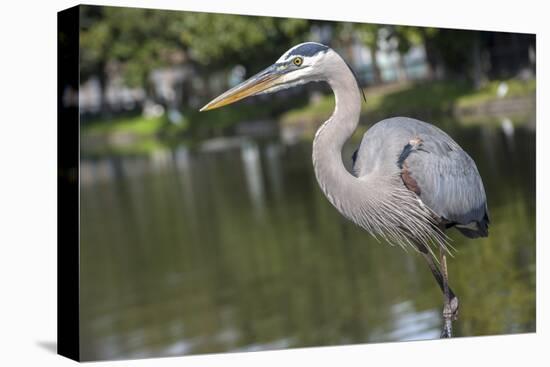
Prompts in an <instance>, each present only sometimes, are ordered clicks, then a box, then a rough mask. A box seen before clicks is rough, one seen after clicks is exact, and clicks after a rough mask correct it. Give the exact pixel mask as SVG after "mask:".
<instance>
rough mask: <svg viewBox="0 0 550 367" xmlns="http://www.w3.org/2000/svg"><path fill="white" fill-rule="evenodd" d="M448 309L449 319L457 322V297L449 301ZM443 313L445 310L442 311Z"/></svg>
mask: <svg viewBox="0 0 550 367" xmlns="http://www.w3.org/2000/svg"><path fill="white" fill-rule="evenodd" d="M449 308H450V312H451V319H452V320H453V321H456V320H458V297H456V296H455V297H453V298H451V300H450V301H449ZM443 311H444V312H445V310H443Z"/></svg>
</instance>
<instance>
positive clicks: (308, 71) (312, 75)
mask: <svg viewBox="0 0 550 367" xmlns="http://www.w3.org/2000/svg"><path fill="white" fill-rule="evenodd" d="M334 58H337V59H339V60H341V61H342V62H343V60H342V59H341V58H340V56H338V54H336V53H335V52H334V51H333V50H332V49H331V48H329V47H328V46H325V45H322V44H320V43H316V42H306V43H301V44H299V45H297V46H294V47H292V48H291V49H290V50H288V51H287V52H285V53H284V54H283V55H282V56H281V57H280V58H279V59H278V60H277V61H276V62H275V63H274V64H273V65H271V66H270V67H268V68H267V69H265V70H263V71H261V72H259V73H258V74H256V75H254V76H252V77H251V78H249V79H248V80H246V81H244V82H242V83H241V84H239V85H237V86H236V87H233V88H232V89H230V90H228V91H227V92H225V93H223V94H222V95H220V96H219V97H217V98H215V99H213V100H212V101H210V102H209V103H208V104H206V105H205V106H204V107H203V108H201V111H206V110H212V109H214V108H218V107H222V106H225V105H228V104H231V103H233V102H236V101H239V100H241V99H243V98H246V97H249V96H254V95H257V94H262V93H272V92H275V91H278V90H281V89H286V88H290V87H294V86H296V85H300V84H304V83H308V82H311V81H319V80H323V79H324V76H325V75H326V72H327V68H328V67H330V64H331V63H330V60H331V59H334ZM344 64H345V63H344Z"/></svg>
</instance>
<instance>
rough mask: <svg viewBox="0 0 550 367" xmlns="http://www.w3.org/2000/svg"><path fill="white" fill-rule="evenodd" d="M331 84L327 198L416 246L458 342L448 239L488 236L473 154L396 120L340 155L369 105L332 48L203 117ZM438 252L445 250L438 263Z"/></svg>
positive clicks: (242, 88)
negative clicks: (349, 165) (348, 160)
mask: <svg viewBox="0 0 550 367" xmlns="http://www.w3.org/2000/svg"><path fill="white" fill-rule="evenodd" d="M311 81H325V82H328V84H329V85H330V86H331V88H332V90H333V91H334V94H335V97H336V106H335V109H334V112H333V114H332V116H331V117H330V118H329V119H328V120H327V121H326V122H325V123H324V124H323V125H321V127H320V128H319V129H318V130H317V133H316V134H315V139H314V140H313V167H314V171H315V176H316V177H317V181H318V183H319V186H320V187H321V190H322V191H323V193H324V194H325V195H326V197H327V198H328V200H329V201H330V202H331V203H332V205H333V206H334V207H335V208H336V209H337V210H338V211H339V212H340V213H341V214H342V215H343V216H344V217H346V218H347V219H349V220H351V221H352V222H354V223H355V224H357V225H359V226H361V227H362V228H364V229H365V230H367V231H368V232H369V233H370V234H371V235H373V236H375V237H381V238H383V239H385V240H386V241H387V242H388V243H390V244H397V245H399V246H401V247H403V248H405V249H407V248H413V249H415V250H417V251H418V252H420V253H421V254H422V255H423V257H424V258H425V259H426V261H427V263H428V266H429V267H430V270H431V272H432V274H433V276H434V277H435V279H436V281H437V283H438V284H439V287H440V288H441V290H442V291H443V294H444V307H443V318H444V326H443V331H442V333H441V336H442V337H451V336H452V320H456V317H457V312H458V298H457V296H456V295H455V293H454V292H453V291H452V290H451V288H450V287H449V286H448V276H447V262H446V254H447V253H449V252H450V245H449V243H448V237H447V236H446V235H445V233H444V231H445V230H446V229H448V228H450V227H455V228H457V229H458V230H459V231H460V232H461V233H462V234H464V235H465V236H467V237H470V238H476V237H486V236H487V235H488V225H489V215H488V209H487V202H486V198H485V190H484V188H483V182H482V180H481V177H480V175H479V173H478V170H477V167H476V165H475V163H474V161H473V160H472V158H470V156H469V155H468V154H467V153H466V152H465V151H464V150H462V148H461V147H460V146H459V145H458V144H457V143H456V142H455V141H454V140H453V139H452V138H451V137H450V136H449V135H447V134H446V133H444V132H443V131H441V130H440V129H438V128H437V127H435V126H433V125H431V124H428V123H426V122H423V121H419V120H415V119H412V118H406V117H394V118H389V119H386V120H383V121H380V122H378V123H376V124H375V125H373V126H372V127H371V128H370V129H369V130H368V131H367V132H366V133H365V135H364V136H363V140H362V141H361V145H360V146H359V148H358V150H357V151H356V152H355V154H354V156H353V174H351V173H350V172H348V171H347V170H346V168H345V167H344V164H343V162H342V156H341V152H342V147H343V145H344V143H345V142H346V140H348V138H350V136H351V135H352V134H353V132H354V131H355V129H356V127H357V124H358V122H359V115H360V112H361V99H362V97H363V98H364V95H363V94H362V90H361V88H360V87H359V83H358V81H357V79H356V77H355V74H354V73H353V71H352V70H351V68H350V67H349V66H348V64H347V63H346V62H345V61H344V60H343V59H342V58H341V57H340V56H339V55H338V54H337V53H336V52H335V51H334V50H332V49H331V48H330V47H327V46H325V45H322V44H319V43H315V42H306V43H302V44H299V45H297V46H294V47H292V48H291V49H290V50H288V51H287V52H285V53H284V54H283V55H282V56H281V57H280V58H279V59H278V60H277V61H276V62H275V64H273V65H271V66H270V67H268V68H267V69H265V70H263V71H261V72H260V73H258V74H256V75H254V76H253V77H251V78H250V79H248V80H246V81H244V82H243V83H241V84H239V85H237V86H236V87H234V88H232V89H230V90H229V91H227V92H225V93H223V94H222V95H220V96H219V97H217V98H215V99H214V100H212V101H211V102H210V103H208V104H207V105H205V106H204V107H203V108H202V109H201V111H205V110H210V109H214V108H218V107H221V106H224V105H227V104H230V103H233V102H236V101H238V100H241V99H243V98H245V97H248V96H252V95H257V94H261V93H272V92H275V91H278V90H281V89H285V88H289V87H293V86H296V85H300V84H304V83H307V82H311ZM433 248H435V249H439V257H440V258H439V264H440V266H441V270H440V269H439V267H438V265H437V261H438V259H437V256H436V255H435V253H434V252H433Z"/></svg>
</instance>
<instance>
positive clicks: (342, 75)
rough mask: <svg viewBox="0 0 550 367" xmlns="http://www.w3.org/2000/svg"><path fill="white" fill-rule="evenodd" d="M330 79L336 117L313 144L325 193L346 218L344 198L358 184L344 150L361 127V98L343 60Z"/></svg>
mask: <svg viewBox="0 0 550 367" xmlns="http://www.w3.org/2000/svg"><path fill="white" fill-rule="evenodd" d="M334 64H335V65H334V66H333V68H334V69H333V70H332V72H331V73H327V74H329V75H334V76H333V77H331V78H327V80H326V81H327V82H328V83H329V85H330V86H331V88H332V90H333V92H334V95H335V109H334V112H333V114H332V116H331V117H330V118H329V119H328V120H327V121H326V122H325V123H324V124H323V125H322V126H321V127H320V128H319V130H317V133H316V134H315V139H314V140H313V166H314V170H315V175H316V177H317V181H318V182H319V185H320V186H321V189H322V190H323V192H324V193H325V195H326V196H327V198H328V199H329V201H330V202H331V203H332V205H334V206H335V207H336V208H337V209H338V210H339V211H340V212H341V213H342V214H344V215H345V216H348V215H349V213H344V212H343V211H344V208H345V207H346V206H345V205H344V203H343V202H342V200H343V198H345V197H346V195H341V194H344V193H345V192H346V190H348V189H349V188H350V185H352V184H353V182H354V181H356V180H357V178H356V177H354V176H352V175H351V174H350V173H349V172H348V171H347V170H346V167H345V166H344V164H343V162H342V147H343V146H344V143H345V142H346V141H347V140H348V139H349V138H350V137H351V135H352V134H353V132H354V131H355V129H356V127H357V124H358V123H359V115H360V112H361V94H360V91H359V89H358V87H357V83H356V81H355V78H354V76H353V74H352V72H351V70H350V69H349V68H348V66H347V65H346V64H345V62H344V61H343V60H342V59H340V58H339V59H338V61H336V62H335V63H334Z"/></svg>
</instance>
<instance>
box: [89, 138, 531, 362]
mask: <svg viewBox="0 0 550 367" xmlns="http://www.w3.org/2000/svg"><path fill="white" fill-rule="evenodd" d="M445 130H447V131H448V132H449V133H450V134H451V135H452V136H453V137H454V138H455V139H456V140H457V142H458V143H459V144H461V145H462V147H463V148H464V149H465V150H466V151H467V152H469V154H470V155H471V156H472V158H474V160H475V161H476V162H477V166H478V169H479V171H480V173H481V176H482V178H483V181H484V184H485V189H486V192H487V196H488V200H489V209H490V213H491V221H492V222H491V226H490V236H489V237H488V238H486V239H478V240H469V239H466V238H464V237H461V236H460V235H459V234H458V233H457V232H455V231H454V230H452V231H451V232H450V235H451V237H452V238H453V240H454V242H453V245H454V246H455V247H456V248H457V250H458V253H457V254H456V256H455V257H454V258H452V259H450V260H449V261H448V264H449V271H450V274H449V277H450V284H451V285H452V287H453V289H454V290H455V292H456V293H457V294H458V296H459V298H460V302H461V303H460V315H459V320H458V321H457V322H455V323H454V326H455V333H456V335H457V336H477V335H494V334H505V333H523V332H533V331H535V133H534V131H531V130H526V129H516V130H513V129H512V130H510V129H509V127H508V129H504V130H502V129H499V128H489V127H484V128H478V127H475V128H452V127H449V128H447V127H445ZM505 132H506V133H505ZM356 144H358V141H357V139H356V141H355V142H353V143H352V144H349V145H347V146H346V149H345V151H344V153H343V157H345V158H346V159H348V157H351V153H352V152H353V149H354V146H355V145H356ZM348 160H349V159H348ZM81 167H82V168H81V175H82V176H81V223H82V224H81V325H80V327H81V353H82V358H83V359H84V360H95V359H121V358H138V357H160V356H173V355H184V354H196V353H218V352H227V351H255V350H265V349H280V348H288V347H306V346H323V345H342V344H353V343H370V342H387V341H400V340H418V339H432V338H437V337H439V333H440V330H441V325H442V319H441V308H442V295H441V293H440V291H439V288H438V287H437V285H436V283H435V281H434V280H433V278H432V276H431V274H430V272H429V271H428V269H427V267H426V266H425V264H424V262H423V259H422V258H421V256H419V255H417V254H415V253H414V252H409V253H406V252H404V251H403V250H401V249H400V248H397V247H390V246H388V245H387V244H385V243H378V242H376V240H374V239H373V238H372V237H370V236H369V235H368V234H367V233H365V232H363V231H362V230H361V229H359V228H357V227H356V226H355V225H353V224H352V223H350V222H347V221H346V220H345V219H343V218H342V217H341V216H340V215H339V214H338V212H337V211H336V210H335V209H334V208H333V207H332V206H331V205H330V204H329V203H328V201H327V200H326V199H325V197H324V196H323V194H322V193H321V191H320V189H319V188H318V185H317V182H316V180H315V177H314V174H313V168H312V163H311V143H310V142H300V143H297V144H294V145H282V144H281V143H280V142H278V141H277V140H276V139H261V140H254V139H233V140H226V141H219V142H213V143H211V144H208V145H205V146H204V147H203V149H198V150H194V151H191V150H189V149H188V148H186V147H184V146H181V147H179V148H176V149H172V150H168V149H167V150H158V151H155V152H154V153H153V154H151V155H149V156H143V157H105V158H100V159H86V158H83V159H82V161H81Z"/></svg>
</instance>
